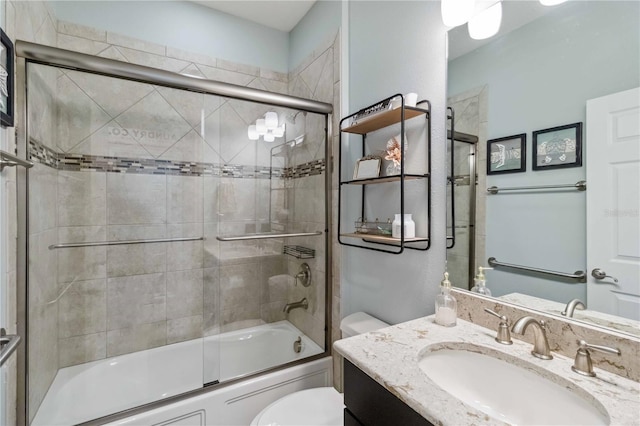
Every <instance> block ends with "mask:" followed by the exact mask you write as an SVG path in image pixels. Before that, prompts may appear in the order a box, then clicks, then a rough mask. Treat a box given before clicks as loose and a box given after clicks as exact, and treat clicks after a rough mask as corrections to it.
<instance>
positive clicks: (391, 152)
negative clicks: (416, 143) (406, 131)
mask: <svg viewBox="0 0 640 426" xmlns="http://www.w3.org/2000/svg"><path fill="white" fill-rule="evenodd" d="M408 146H409V141H408V140H407V135H405V136H404V154H406V153H407V147H408ZM402 154H403V153H402V147H401V143H400V134H398V135H396V136H394V137H392V138H391V139H389V140H388V141H387V149H386V150H385V151H384V159H385V160H389V161H391V163H389V165H388V166H387V170H386V175H387V176H394V175H399V174H400V169H401V166H400V164H401V161H402Z"/></svg>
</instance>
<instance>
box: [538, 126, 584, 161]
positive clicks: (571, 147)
mask: <svg viewBox="0 0 640 426" xmlns="http://www.w3.org/2000/svg"><path fill="white" fill-rule="evenodd" d="M533 152H534V153H535V155H534V156H533V159H532V165H533V170H549V169H560V168H565V167H580V166H582V123H573V124H567V125H565V126H558V127H552V128H550V129H544V130H536V131H535V132H533Z"/></svg>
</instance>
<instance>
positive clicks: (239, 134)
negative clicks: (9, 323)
mask: <svg viewBox="0 0 640 426" xmlns="http://www.w3.org/2000/svg"><path fill="white" fill-rule="evenodd" d="M58 32H59V33H58V42H57V44H58V46H59V47H62V48H67V49H73V50H76V51H80V52H84V53H91V54H96V55H98V56H104V57H109V58H114V59H118V60H123V61H130V62H134V63H140V64H143V65H151V66H154V67H157V68H163V69H167V70H171V71H178V72H183V73H187V74H190V75H196V76H200V77H206V78H210V79H216V80H222V81H228V82H231V83H235V84H242V85H246V86H250V87H256V88H260V89H266V90H270V91H276V92H281V93H287V92H289V91H292V92H293V93H292V94H294V95H298V96H306V97H309V98H314V99H319V100H323V101H326V102H333V101H334V90H333V88H334V85H336V84H337V81H334V80H335V78H334V73H333V70H334V53H333V50H334V49H333V44H334V41H335V40H334V39H332V40H331V41H330V43H327V46H325V47H323V49H321V50H320V53H319V54H318V53H314V54H313V55H311V58H310V59H309V60H308V61H306V62H305V64H303V65H302V66H301V67H300V68H299V69H298V70H297V71H296V72H294V73H292V74H291V75H290V76H287V75H283V74H280V73H275V72H270V71H265V70H260V69H258V68H255V67H250V66H245V65H237V64H231V63H228V62H226V61H221V60H216V59H213V58H206V57H202V56H199V55H193V54H190V53H188V52H183V51H177V50H175V49H172V48H169V47H164V46H157V45H153V44H150V43H146V42H142V41H139V40H132V39H128V38H125V37H122V36H119V35H117V34H112V33H105V32H103V31H99V30H96V29H93V28H86V27H81V26H78V25H74V24H68V23H63V22H60V23H58ZM49 44H53V43H49ZM327 72H328V78H327ZM41 75H45V77H42V76H41ZM314 79H317V81H314ZM32 80H33V81H32ZM39 80H44V81H45V82H46V84H45V83H42V84H40V86H38V87H37V90H34V96H36V97H38V98H37V99H34V101H33V102H32V103H33V105H37V106H35V107H33V108H31V107H30V108H31V109H30V112H31V114H30V126H29V128H30V136H31V137H32V141H31V146H32V148H34V149H33V150H32V152H37V153H38V155H37V158H35V159H36V160H37V161H43V162H45V163H47V164H48V165H44V164H37V165H36V167H35V168H34V169H32V173H31V181H30V201H31V203H32V205H31V208H30V210H31V211H32V213H33V216H34V217H33V218H32V219H31V223H32V224H34V223H35V224H38V223H42V224H43V225H42V226H46V228H44V229H41V227H35V228H34V227H33V225H32V227H31V229H30V242H31V244H33V245H34V247H32V250H31V253H30V254H31V256H30V257H31V258H32V259H36V258H35V257H34V256H33V255H34V254H36V253H37V254H38V257H37V259H38V260H37V262H38V265H35V264H34V265H31V268H33V270H34V271H35V270H42V273H41V274H40V276H42V283H41V286H42V287H43V290H42V291H40V290H39V291H38V293H42V294H43V296H42V300H43V306H46V311H47V314H48V315H49V316H48V317H46V318H45V317H42V316H37V313H36V314H35V315H36V316H33V317H32V324H31V330H34V335H33V339H34V342H36V341H37V342H38V344H48V345H49V346H48V350H47V351H45V352H34V351H32V352H31V354H32V360H31V361H32V364H33V365H35V366H38V365H40V364H42V368H41V370H42V373H43V374H40V375H39V376H38V381H37V382H32V383H31V390H30V397H31V408H32V410H31V413H32V415H33V413H35V407H37V406H38V405H39V404H40V402H41V399H42V397H43V396H44V393H45V392H46V390H47V388H48V386H49V384H50V382H51V380H52V379H53V376H54V375H55V372H56V371H57V368H58V367H66V366H70V365H75V364H79V363H83V362H87V361H92V360H96V359H101V358H104V357H108V356H114V355H118V354H123V353H128V352H133V351H137V350H142V349H147V348H152V347H157V346H161V345H164V344H170V343H175V342H179V341H183V340H187V339H192V338H197V337H200V336H202V335H211V334H217V333H219V332H224V331H228V330H233V329H237V328H244V327H247V326H251V325H255V324H260V323H264V322H271V321H275V320H279V319H283V318H284V317H285V316H284V314H283V313H282V307H283V305H284V304H285V303H287V302H291V301H294V300H295V301H297V300H299V299H300V298H301V297H299V296H306V297H307V298H308V299H309V301H310V303H311V306H310V309H309V311H308V312H304V313H303V312H302V311H293V312H292V313H291V314H289V319H290V320H291V321H292V322H293V323H294V324H296V325H297V326H298V327H300V328H301V329H302V331H303V332H305V333H306V334H308V335H310V336H311V337H312V338H313V339H314V340H316V342H318V343H319V344H321V345H322V344H323V343H324V323H325V321H324V319H325V318H324V315H325V310H324V286H323V283H324V248H323V247H324V240H323V238H324V237H323V236H319V237H313V238H311V239H310V240H309V241H300V240H295V241H293V240H292V241H291V243H292V244H301V245H307V246H311V247H314V248H316V258H315V259H313V260H310V261H309V264H310V265H311V267H312V269H313V275H314V279H313V281H314V283H313V285H312V286H311V287H310V288H308V289H303V288H302V287H301V286H297V287H296V286H295V285H294V280H292V279H291V278H286V274H287V273H288V274H289V275H294V274H295V272H297V268H298V266H299V264H300V263H301V261H298V260H297V259H295V260H289V259H288V257H287V258H285V256H283V255H282V254H281V253H282V245H283V241H276V240H265V241H262V242H259V243H257V244H256V243H255V242H251V243H241V242H239V243H229V242H218V241H217V240H216V239H215V236H216V235H218V234H222V235H231V234H245V233H249V232H264V231H268V230H269V229H271V226H272V225H271V223H270V217H269V214H270V212H271V215H272V218H275V217H276V216H278V218H277V220H275V221H274V223H273V228H274V229H275V230H278V227H279V226H281V227H282V229H284V230H287V231H293V230H320V231H324V176H323V174H315V173H318V171H322V170H323V167H324V161H323V160H324V148H323V146H324V145H323V144H324V140H323V135H324V119H323V118H322V117H318V116H314V115H313V114H306V115H304V114H302V113H301V114H299V115H298V116H295V117H294V116H293V114H290V111H285V110H282V109H279V110H278V111H279V112H280V113H281V117H283V118H284V117H286V116H289V119H290V121H291V123H289V122H288V123H287V125H288V126H290V127H288V129H287V139H289V138H292V137H295V136H298V135H299V134H303V135H304V136H305V142H304V143H303V144H301V145H300V146H297V147H296V148H291V149H289V150H287V153H286V157H287V158H286V162H284V161H282V160H278V159H276V160H275V161H274V162H273V164H272V163H271V162H272V160H273V159H272V157H271V155H270V154H271V153H270V148H271V146H272V145H269V144H265V143H263V142H261V141H260V142H258V143H256V142H254V141H248V140H247V137H246V128H247V125H248V124H250V123H251V122H253V121H255V119H256V118H258V117H259V116H261V115H263V114H264V112H266V111H267V110H268V109H267V107H265V106H260V105H252V104H250V103H248V102H241V101H235V100H225V99H221V98H218V97H214V96H203V95H199V94H194V93H190V92H182V91H178V90H173V89H166V88H161V87H155V86H150V85H144V84H141V83H132V82H126V81H118V80H114V79H107V78H106V77H100V76H93V75H85V74H83V73H79V72H75V71H70V70H57V69H53V68H47V67H44V66H31V79H30V82H29V83H30V85H31V87H33V86H34V85H36V84H38V83H36V82H37V81H39ZM290 81H291V83H293V84H291V83H290ZM305 90H306V92H305ZM201 111H204V113H203V115H201ZM53 122H57V124H58V125H57V126H56V127H51V125H52V123H53ZM230 140H231V141H233V143H228V141H230ZM223 141H224V143H223ZM114 157H117V158H115V159H114ZM251 164H254V165H255V166H251V167H248V166H246V165H251ZM305 164H306V165H305ZM243 165H244V166H243ZM270 165H273V166H275V168H274V170H275V171H276V172H277V173H281V172H282V173H284V170H289V175H291V173H292V172H293V171H296V170H297V172H298V174H297V175H296V176H295V177H290V178H287V179H274V180H269V179H268V177H269V174H268V170H269V166H270ZM285 165H286V166H288V167H292V166H299V167H298V168H297V169H296V168H295V167H294V168H293V169H291V168H289V169H283V166H285ZM116 172H117V173H116ZM285 174H286V173H285ZM306 174H309V175H310V176H308V177H302V176H305V175H306ZM279 189H281V190H280V191H278V190H279ZM314 197H315V198H314ZM270 203H271V207H270ZM34 207H35V208H34ZM52 212H55V214H51V213H52ZM318 212H320V213H318ZM45 231H46V232H45ZM40 234H42V235H40ZM200 236H204V237H205V241H204V242H202V241H195V242H172V243H155V244H136V245H122V246H110V247H104V246H102V247H86V248H62V249H55V250H50V249H48V246H49V245H51V244H56V243H72V242H86V241H103V240H123V239H125V240H126V239H146V238H170V237H200ZM287 243H289V242H287ZM45 277H46V279H45ZM282 277H285V278H284V279H282ZM52 278H54V279H52ZM37 282H38V281H36V284H35V285H38V284H37ZM31 285H34V284H33V282H32V284H31ZM43 315H44V314H43ZM316 321H317V324H316V323H315V322H316ZM36 330H40V331H42V333H46V336H45V337H43V336H40V335H39V334H38V335H37V336H36V334H35V333H36ZM49 340H51V341H49ZM51 348H57V350H53V351H52V350H51ZM47 354H51V355H47ZM32 371H33V370H32Z"/></svg>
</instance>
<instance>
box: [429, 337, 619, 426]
mask: <svg viewBox="0 0 640 426" xmlns="http://www.w3.org/2000/svg"><path fill="white" fill-rule="evenodd" d="M427 349H429V348H427ZM476 350H477V349H474V348H472V347H468V348H464V349H463V348H450V347H449V348H438V349H435V350H427V351H426V352H424V353H423V355H422V356H421V358H420V360H419V366H420V369H421V370H422V371H423V372H424V373H425V374H426V375H427V376H428V377H429V379H431V380H432V381H433V382H435V384H437V385H438V386H440V387H441V388H442V389H443V390H444V391H446V392H447V393H449V394H451V395H452V396H454V397H455V398H457V399H459V400H461V401H462V402H464V403H465V404H467V405H470V406H472V407H474V408H476V409H477V410H480V411H482V412H483V413H486V414H488V415H489V416H490V417H492V418H494V419H497V420H501V421H504V422H507V423H510V424H516V425H608V424H609V416H608V415H607V414H606V410H605V409H604V407H603V406H602V405H601V404H600V403H598V402H597V401H596V400H595V399H593V398H591V399H592V400H591V401H589V400H588V399H589V398H590V396H589V395H588V394H586V392H584V391H582V392H584V393H585V394H586V395H579V393H580V392H579V391H577V389H573V390H569V389H567V387H569V388H571V387H572V385H571V383H570V382H569V381H568V380H565V379H562V378H560V377H556V379H555V380H554V381H555V382H557V383H555V382H554V381H551V380H550V379H547V378H545V377H542V376H541V375H540V374H538V373H537V372H535V369H534V367H533V365H532V367H531V370H530V369H529V368H525V367H523V366H519V365H515V364H513V363H511V362H509V361H507V360H508V359H509V356H506V355H504V356H503V355H497V353H496V354H492V355H496V356H492V355H488V354H483V353H478V352H476ZM487 350H488V351H489V352H490V351H491V350H489V349H487ZM496 352H497V351H496ZM498 356H499V357H500V358H503V359H499V358H498ZM547 362H554V361H553V360H552V361H547ZM521 363H522V362H521ZM526 364H527V363H523V365H526ZM532 370H533V371H532ZM548 374H553V373H550V372H549V373H548ZM567 374H572V373H571V371H568V373H567ZM558 383H562V385H560V384H558ZM573 387H574V388H575V386H573Z"/></svg>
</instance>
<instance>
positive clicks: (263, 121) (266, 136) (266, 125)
mask: <svg viewBox="0 0 640 426" xmlns="http://www.w3.org/2000/svg"><path fill="white" fill-rule="evenodd" d="M284 131H285V124H284V123H282V124H280V125H278V114H277V113H276V112H273V111H269V112H267V113H266V114H265V115H264V117H262V118H258V119H257V120H256V122H255V124H251V125H249V127H248V129H247V136H248V137H249V140H252V141H257V140H258V139H260V136H262V139H263V140H264V141H265V142H273V141H275V140H276V138H281V137H283V136H284Z"/></svg>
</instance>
